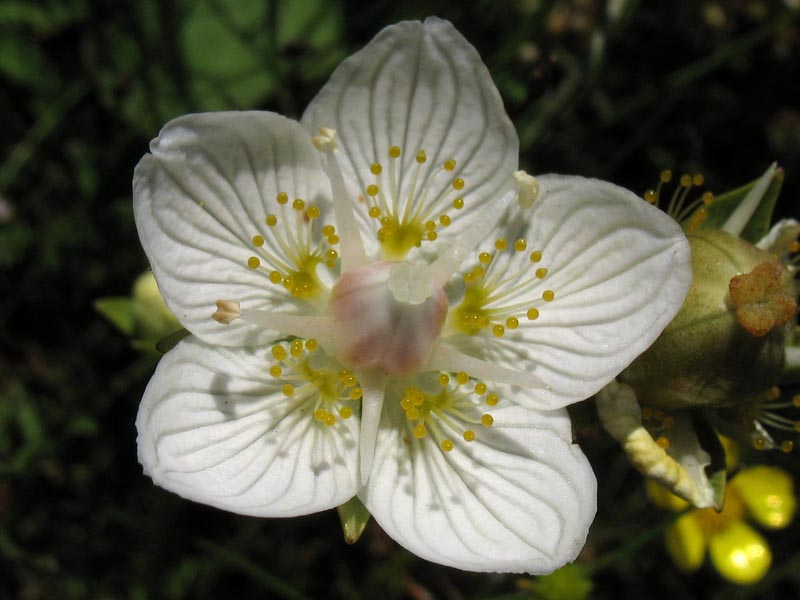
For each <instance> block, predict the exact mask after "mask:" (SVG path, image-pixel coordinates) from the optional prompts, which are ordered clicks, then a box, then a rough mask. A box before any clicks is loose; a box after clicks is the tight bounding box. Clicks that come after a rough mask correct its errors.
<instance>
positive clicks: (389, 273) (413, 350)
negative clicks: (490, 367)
mask: <svg viewBox="0 0 800 600" xmlns="http://www.w3.org/2000/svg"><path fill="white" fill-rule="evenodd" d="M426 269H427V267H426V266H425V265H409V264H408V263H398V262H377V263H372V264H369V265H367V266H364V267H357V268H355V269H351V270H349V271H347V272H346V273H345V274H344V275H342V277H341V278H340V279H339V281H338V282H337V283H336V285H334V287H333V289H332V290H331V298H330V315H331V327H332V335H331V340H332V344H333V348H332V351H333V353H334V354H335V355H336V358H337V359H339V360H340V361H341V362H342V364H344V365H345V366H347V367H348V368H350V369H353V370H360V369H369V370H373V371H379V372H383V373H387V374H389V375H395V376H403V375H409V374H411V373H413V372H414V371H416V370H417V369H418V368H419V367H421V366H422V365H423V364H424V363H425V361H426V360H427V359H428V357H429V356H430V354H431V351H432V350H433V346H434V343H435V341H436V339H437V338H438V337H439V333H440V332H441V330H442V326H443V325H444V318H445V314H446V312H447V299H446V297H445V294H444V291H443V290H442V289H441V288H438V287H436V286H434V285H432V284H430V283H428V284H425V282H426V281H427V282H430V275H429V274H428V277H425V275H426Z"/></svg>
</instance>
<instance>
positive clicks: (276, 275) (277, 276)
mask: <svg viewBox="0 0 800 600" xmlns="http://www.w3.org/2000/svg"><path fill="white" fill-rule="evenodd" d="M269 280H270V281H271V282H272V283H275V284H278V283H280V282H281V281H283V275H281V272H280V271H271V272H270V274H269Z"/></svg>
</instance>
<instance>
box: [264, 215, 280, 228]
mask: <svg viewBox="0 0 800 600" xmlns="http://www.w3.org/2000/svg"><path fill="white" fill-rule="evenodd" d="M264 222H265V223H266V224H267V225H269V226H270V227H275V225H277V224H278V217H276V216H275V215H267V218H266V219H264Z"/></svg>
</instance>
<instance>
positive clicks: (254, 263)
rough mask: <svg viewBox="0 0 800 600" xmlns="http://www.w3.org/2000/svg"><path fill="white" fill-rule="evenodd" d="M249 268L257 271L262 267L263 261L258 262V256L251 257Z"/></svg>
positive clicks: (248, 261)
mask: <svg viewBox="0 0 800 600" xmlns="http://www.w3.org/2000/svg"><path fill="white" fill-rule="evenodd" d="M247 266H248V267H250V268H251V269H257V268H258V267H260V266H261V261H260V260H258V257H257V256H251V257H250V258H248V259H247Z"/></svg>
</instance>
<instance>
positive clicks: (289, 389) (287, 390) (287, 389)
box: [283, 383, 294, 397]
mask: <svg viewBox="0 0 800 600" xmlns="http://www.w3.org/2000/svg"><path fill="white" fill-rule="evenodd" d="M292 394H294V386H293V385H292V384H291V383H287V384H286V385H284V386H283V395H284V396H286V397H289V396H291V395H292Z"/></svg>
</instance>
